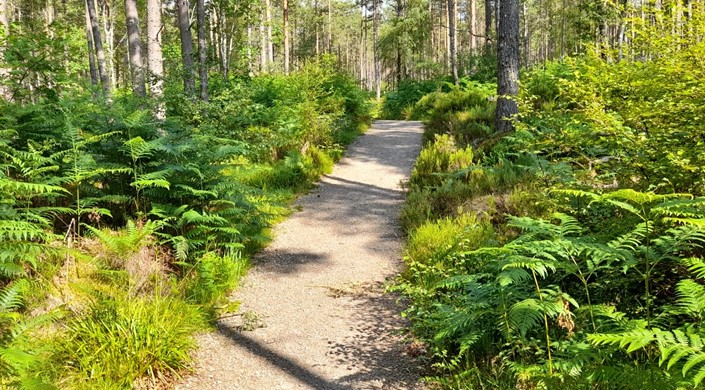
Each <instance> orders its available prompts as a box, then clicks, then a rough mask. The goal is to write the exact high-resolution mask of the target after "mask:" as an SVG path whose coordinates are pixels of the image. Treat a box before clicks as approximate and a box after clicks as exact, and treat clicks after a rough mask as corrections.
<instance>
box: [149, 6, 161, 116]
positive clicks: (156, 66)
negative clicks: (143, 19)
mask: <svg viewBox="0 0 705 390" xmlns="http://www.w3.org/2000/svg"><path fill="white" fill-rule="evenodd" d="M147 64H148V68H149V91H150V92H151V93H152V97H153V98H154V99H156V100H157V104H156V105H155V107H154V116H155V117H156V118H157V120H160V121H161V120H164V119H165V118H166V108H165V107H164V102H162V101H161V99H162V97H164V60H163V57H162V3H161V0H147Z"/></svg>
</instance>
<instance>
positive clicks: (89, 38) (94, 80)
mask: <svg viewBox="0 0 705 390" xmlns="http://www.w3.org/2000/svg"><path fill="white" fill-rule="evenodd" d="M85 14H86V42H87V43H88V69H89V70H90V74H91V84H93V85H98V69H97V68H96V65H95V49H94V48H93V32H92V28H91V18H90V16H88V7H86V12H85ZM0 72H1V71H0Z"/></svg>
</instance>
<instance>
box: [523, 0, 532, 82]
mask: <svg viewBox="0 0 705 390" xmlns="http://www.w3.org/2000/svg"><path fill="white" fill-rule="evenodd" d="M522 15H523V17H524V30H523V31H524V32H523V36H522V43H523V44H524V68H526V69H528V68H529V65H530V64H531V33H530V31H529V5H528V4H527V2H526V1H524V3H523V4H522Z"/></svg>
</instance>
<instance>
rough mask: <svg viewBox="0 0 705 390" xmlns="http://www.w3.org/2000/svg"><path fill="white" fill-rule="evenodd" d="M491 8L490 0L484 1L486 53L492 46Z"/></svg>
mask: <svg viewBox="0 0 705 390" xmlns="http://www.w3.org/2000/svg"><path fill="white" fill-rule="evenodd" d="M495 1H497V0H495ZM492 8H493V5H492V0H485V50H487V51H489V47H490V45H491V44H492Z"/></svg>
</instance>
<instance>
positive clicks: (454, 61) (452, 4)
mask: <svg viewBox="0 0 705 390" xmlns="http://www.w3.org/2000/svg"><path fill="white" fill-rule="evenodd" d="M455 10H456V0H448V40H449V41H450V42H448V45H449V47H450V69H451V73H452V74H453V83H455V85H458V48H457V46H456V45H455Z"/></svg>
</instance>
